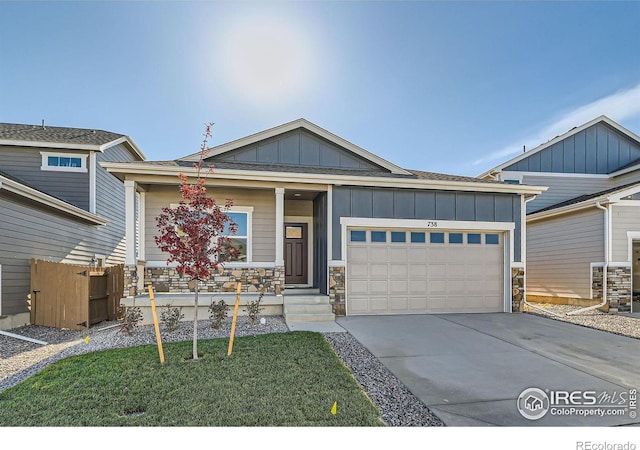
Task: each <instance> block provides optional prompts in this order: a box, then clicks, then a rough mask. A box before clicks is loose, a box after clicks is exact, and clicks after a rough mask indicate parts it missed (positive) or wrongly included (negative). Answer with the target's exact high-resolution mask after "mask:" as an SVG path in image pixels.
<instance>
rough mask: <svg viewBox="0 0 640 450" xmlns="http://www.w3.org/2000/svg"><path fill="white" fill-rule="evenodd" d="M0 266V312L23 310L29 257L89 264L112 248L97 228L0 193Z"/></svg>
mask: <svg viewBox="0 0 640 450" xmlns="http://www.w3.org/2000/svg"><path fill="white" fill-rule="evenodd" d="M0 211H2V217H0V264H2V302H3V303H2V313H3V314H17V313H20V312H26V311H27V305H26V295H27V294H28V293H29V284H30V280H29V278H30V272H29V260H30V259H31V258H38V259H47V260H51V261H56V262H65V263H74V264H89V263H90V261H91V258H92V257H93V256H94V254H95V253H99V254H104V255H107V256H108V255H110V254H111V251H113V248H112V246H111V244H110V243H109V242H108V241H105V240H103V239H102V237H101V236H100V232H99V227H98V226H95V225H88V224H84V223H81V222H78V221H75V220H73V219H71V218H69V217H67V216H64V215H61V214H57V213H54V212H53V211H52V210H50V209H45V208H43V207H40V206H38V205H37V204H32V203H29V202H26V201H24V200H23V199H22V198H21V197H18V196H15V195H12V194H8V193H6V192H3V191H2V190H0Z"/></svg>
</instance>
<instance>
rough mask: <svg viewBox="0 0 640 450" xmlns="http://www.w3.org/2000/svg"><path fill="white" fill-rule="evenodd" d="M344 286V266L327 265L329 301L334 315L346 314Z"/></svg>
mask: <svg viewBox="0 0 640 450" xmlns="http://www.w3.org/2000/svg"><path fill="white" fill-rule="evenodd" d="M345 287H346V284H345V268H344V267H337V266H336V267H329V302H330V303H331V307H332V308H333V313H334V314H335V315H336V316H346V315H347V307H346V306H347V304H346V302H345Z"/></svg>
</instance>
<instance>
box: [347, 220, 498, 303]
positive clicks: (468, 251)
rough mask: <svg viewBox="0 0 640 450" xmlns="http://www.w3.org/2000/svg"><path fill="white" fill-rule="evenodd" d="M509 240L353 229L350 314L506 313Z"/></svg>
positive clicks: (492, 236) (461, 233)
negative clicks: (506, 268)
mask: <svg viewBox="0 0 640 450" xmlns="http://www.w3.org/2000/svg"><path fill="white" fill-rule="evenodd" d="M503 237H504V234H502V233H498V232H495V233H493V232H479V231H469V232H466V231H440V230H438V231H437V232H435V231H403V230H393V229H388V230H362V229H350V230H349V231H348V236H347V238H348V246H347V314H354V315H357V314H425V313H451V312H502V311H503V310H504V306H503V305H504V242H503Z"/></svg>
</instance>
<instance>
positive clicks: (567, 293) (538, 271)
mask: <svg viewBox="0 0 640 450" xmlns="http://www.w3.org/2000/svg"><path fill="white" fill-rule="evenodd" d="M602 261H604V212H603V211H601V210H599V209H596V208H593V209H589V210H586V211H581V212H577V213H574V214H567V215H562V216H558V217H555V218H550V219H548V220H542V221H535V222H528V223H527V275H526V277H527V286H526V289H527V294H529V295H547V296H554V297H575V298H591V263H594V262H602Z"/></svg>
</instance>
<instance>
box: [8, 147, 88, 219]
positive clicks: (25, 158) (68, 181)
mask: <svg viewBox="0 0 640 450" xmlns="http://www.w3.org/2000/svg"><path fill="white" fill-rule="evenodd" d="M40 152H51V153H74V154H77V155H78V156H83V157H85V156H86V155H87V152H85V153H82V152H71V151H68V150H64V149H50V148H31V147H9V146H3V147H0V161H1V164H0V170H2V171H3V172H5V173H7V174H8V175H11V176H13V177H15V178H18V179H19V180H21V181H22V182H24V183H26V184H28V185H30V186H32V187H34V188H36V189H38V190H40V191H43V192H46V193H47V194H49V195H52V196H54V197H58V198H59V199H61V200H64V201H66V202H69V203H71V204H72V205H75V206H77V207H79V208H82V209H84V210H87V211H88V210H89V173H88V171H87V172H59V171H51V170H41V167H42V155H41V154H40ZM86 163H87V165H88V163H89V161H88V156H87V157H86Z"/></svg>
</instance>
